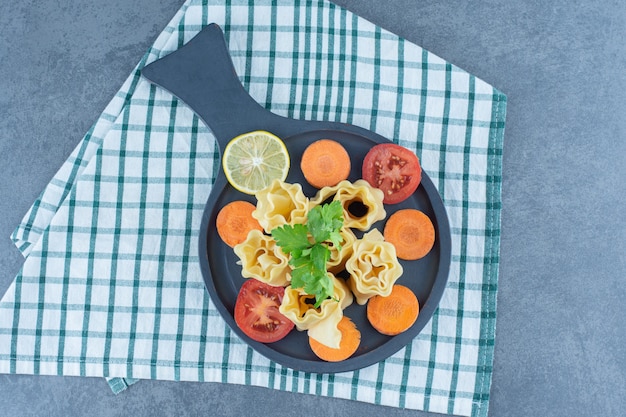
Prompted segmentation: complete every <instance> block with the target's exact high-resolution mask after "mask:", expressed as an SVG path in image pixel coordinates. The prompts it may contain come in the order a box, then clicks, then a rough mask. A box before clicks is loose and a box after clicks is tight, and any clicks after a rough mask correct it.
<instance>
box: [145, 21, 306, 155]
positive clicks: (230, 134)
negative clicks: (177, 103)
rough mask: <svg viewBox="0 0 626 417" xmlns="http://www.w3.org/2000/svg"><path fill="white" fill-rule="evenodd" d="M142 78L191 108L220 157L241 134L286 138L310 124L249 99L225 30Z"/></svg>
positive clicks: (200, 37) (207, 32)
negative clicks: (267, 133)
mask: <svg viewBox="0 0 626 417" xmlns="http://www.w3.org/2000/svg"><path fill="white" fill-rule="evenodd" d="M142 75H143V76H144V77H145V78H147V79H148V80H149V81H151V82H152V83H154V84H157V85H159V86H161V87H162V88H164V89H166V90H168V91H169V92H170V93H172V94H173V95H174V96H176V97H178V98H179V99H180V100H182V101H183V102H185V103H186V104H187V105H188V106H189V107H191V109H192V110H193V111H194V112H195V113H196V114H197V115H198V116H199V117H200V118H201V119H202V120H203V121H204V122H205V123H206V124H207V126H208V127H209V128H210V129H211V131H212V132H213V134H214V136H215V137H216V139H217V142H218V144H219V146H220V151H221V152H223V151H224V148H225V147H226V144H227V143H228V142H229V141H230V139H232V138H234V137H235V136H237V135H240V134H242V133H246V132H250V131H253V130H267V131H270V132H272V133H274V134H276V135H278V136H279V137H284V136H286V135H291V134H293V133H295V132H297V131H298V130H299V129H301V128H302V127H303V126H302V125H301V123H304V124H307V122H304V121H298V120H293V119H287V118H284V117H281V116H278V115H276V114H274V113H272V112H270V111H268V110H267V109H265V108H264V107H262V106H261V105H259V104H258V103H257V102H256V101H255V100H254V99H253V98H252V97H251V96H250V95H249V94H248V92H247V91H246V90H245V88H244V87H243V85H242V84H241V82H240V80H239V78H238V76H237V73H236V72H235V68H234V65H233V62H232V60H231V57H230V54H229V51H228V47H227V45H226V41H225V39H224V34H223V32H222V29H221V28H220V27H219V26H218V25H217V24H214V23H213V24H210V25H208V26H206V27H205V28H204V29H202V31H200V33H198V34H197V35H196V36H195V37H194V38H193V39H191V40H190V41H189V42H187V43H186V44H185V45H183V46H182V47H181V48H179V49H178V50H176V51H174V52H172V53H171V54H169V55H167V56H165V57H163V58H161V59H159V60H157V61H155V62H153V63H151V64H149V65H147V66H146V67H144V68H143V70H142Z"/></svg>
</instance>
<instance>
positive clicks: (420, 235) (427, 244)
mask: <svg viewBox="0 0 626 417" xmlns="http://www.w3.org/2000/svg"><path fill="white" fill-rule="evenodd" d="M383 236H384V237H385V240H386V241H387V242H391V243H392V244H393V246H394V247H395V248H396V256H398V258H400V259H405V260H408V261H414V260H416V259H420V258H423V257H424V256H426V255H427V254H428V252H430V250H431V249H432V247H433V245H434V244H435V228H434V226H433V222H432V221H431V220H430V218H429V217H428V216H427V215H426V214H424V213H423V212H421V211H419V210H416V209H402V210H398V211H396V212H395V213H393V214H392V215H391V216H389V219H387V223H385V229H384V230H383Z"/></svg>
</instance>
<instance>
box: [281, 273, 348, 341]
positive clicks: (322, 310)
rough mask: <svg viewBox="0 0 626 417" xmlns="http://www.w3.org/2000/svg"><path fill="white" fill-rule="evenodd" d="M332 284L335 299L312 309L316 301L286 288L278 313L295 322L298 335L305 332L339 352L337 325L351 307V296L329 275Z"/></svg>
mask: <svg viewBox="0 0 626 417" xmlns="http://www.w3.org/2000/svg"><path fill="white" fill-rule="evenodd" d="M328 275H329V276H330V277H331V279H332V281H333V284H334V298H335V299H330V298H329V299H327V300H324V301H322V303H321V304H320V306H319V307H318V308H314V306H313V304H314V303H315V297H314V296H311V295H309V294H307V293H305V292H304V290H303V289H302V288H292V287H291V286H288V287H287V288H285V295H284V296H283V302H282V304H281V306H280V308H279V311H280V312H281V313H282V314H284V315H285V316H286V317H287V318H288V319H289V320H291V321H292V322H294V324H295V325H296V328H297V329H298V330H300V331H304V330H307V331H308V335H309V336H310V337H312V338H313V339H315V340H317V341H318V342H320V343H323V344H325V345H326V346H330V347H334V348H338V347H339V342H340V341H341V332H340V331H339V330H338V329H337V324H339V321H340V320H341V318H342V317H343V310H344V309H345V308H347V307H348V306H349V305H350V304H352V301H353V296H352V293H351V292H350V290H349V289H348V287H347V286H346V284H345V283H344V282H343V280H340V279H337V278H336V277H335V276H334V275H333V274H332V273H330V272H329V273H328Z"/></svg>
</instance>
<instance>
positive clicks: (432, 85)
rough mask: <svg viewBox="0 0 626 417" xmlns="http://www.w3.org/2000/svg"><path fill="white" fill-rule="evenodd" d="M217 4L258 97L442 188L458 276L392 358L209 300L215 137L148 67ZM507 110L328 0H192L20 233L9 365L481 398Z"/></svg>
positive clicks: (6, 349)
mask: <svg viewBox="0 0 626 417" xmlns="http://www.w3.org/2000/svg"><path fill="white" fill-rule="evenodd" d="M213 22H215V23H218V24H219V25H220V26H221V27H222V28H223V30H224V32H225V36H226V40H227V44H228V48H229V51H230V53H231V55H232V58H233V61H234V64H235V67H236V70H237V74H238V75H239V77H240V80H241V82H242V83H243V85H244V87H245V88H246V90H248V92H249V93H250V95H251V96H252V97H253V98H254V99H255V100H256V101H258V102H259V103H260V104H262V105H263V106H265V107H266V108H268V109H269V110H271V111H273V112H274V113H277V114H280V115H284V116H288V117H292V118H298V119H312V120H333V121H341V122H346V123H351V124H354V125H357V126H361V127H364V128H366V129H370V130H373V131H375V132H377V133H379V134H381V135H383V136H385V137H387V138H390V139H392V140H393V141H395V142H397V143H400V144H401V145H403V146H405V147H407V148H410V149H412V150H414V151H415V152H416V153H417V154H418V156H420V160H421V162H422V167H423V169H424V170H425V171H426V172H427V173H428V175H429V176H430V177H431V178H432V179H433V181H434V183H435V185H436V186H437V189H438V190H439V192H440V194H441V196H442V198H443V201H444V203H445V206H446V209H447V211H448V215H449V220H450V224H451V229H452V265H451V272H450V278H449V282H448V286H447V288H446V290H445V293H444V295H443V299H442V301H441V304H440V306H439V308H438V310H437V311H436V313H435V315H434V317H433V318H432V320H431V321H430V322H429V324H428V325H427V326H426V328H425V329H424V330H423V331H422V333H420V334H419V335H418V336H417V337H416V338H415V339H414V340H413V342H412V343H410V344H409V345H408V346H407V347H406V348H404V349H402V350H401V351H399V352H398V353H396V354H395V355H393V356H392V357H390V358H388V359H387V360H385V361H384V362H381V363H378V364H375V365H372V366H369V367H367V368H365V369H361V370H358V371H354V372H347V373H339V374H309V373H302V372H297V371H293V370H291V369H287V368H284V367H282V366H280V365H278V364H275V363H272V362H271V361H269V360H267V359H265V358H264V357H262V356H260V355H259V354H257V353H256V352H254V351H253V350H251V349H250V348H249V347H248V346H247V345H246V344H245V343H243V342H242V341H241V340H239V339H238V338H237V336H236V335H235V334H234V333H232V332H231V331H230V330H229V328H228V326H226V325H225V322H224V321H223V320H222V319H221V317H220V315H219V314H218V312H217V310H216V309H215V307H214V306H213V304H212V302H211V300H210V298H209V296H208V293H207V291H206V289H205V287H204V283H203V279H202V276H201V273H200V267H199V260H198V255H197V250H198V244H197V241H198V231H199V226H200V222H201V216H202V212H203V209H204V205H205V202H206V199H207V197H208V195H209V193H210V191H211V186H212V183H213V180H214V178H215V175H216V172H217V169H219V164H218V163H216V161H217V159H218V148H217V146H216V143H215V140H214V137H213V136H212V134H211V131H210V130H209V129H208V128H207V127H206V126H205V125H204V124H203V123H202V122H201V121H200V120H199V119H198V117H197V116H196V115H195V114H194V113H193V112H192V111H191V110H190V109H189V108H188V107H187V106H186V105H185V104H184V103H182V102H180V101H178V100H177V99H176V98H174V97H173V96H172V95H170V94H169V93H168V92H166V91H164V90H162V89H160V88H158V87H155V86H154V85H152V84H150V83H149V82H148V81H146V80H145V79H144V78H142V77H141V75H140V69H141V68H142V67H143V66H144V65H146V64H148V63H150V62H152V61H154V60H156V59H158V58H160V57H163V56H165V55H167V54H168V53H170V52H172V51H174V50H176V49H177V48H179V47H180V46H182V45H183V44H184V43H185V42H187V41H188V40H189V39H191V38H192V37H193V36H194V35H195V34H197V33H198V32H199V31H200V30H201V29H202V28H203V27H204V26H206V25H207V24H209V23H213ZM477 59H478V58H477ZM207 99H210V98H207ZM505 109H506V97H505V95H504V94H502V93H501V92H499V91H497V90H496V89H495V88H493V87H492V86H490V85H488V84H487V83H485V82H483V81H481V80H480V79H478V78H476V77H475V76H473V75H471V74H469V73H467V72H465V71H463V70H462V69H460V68H458V67H456V66H454V65H452V64H450V63H448V62H446V61H444V60H442V59H441V58H439V57H437V56H435V55H433V54H431V53H429V52H428V51H426V50H424V49H422V48H420V47H419V46H417V45H415V44H412V43H410V42H407V41H405V40H404V39H402V38H399V37H398V36H396V35H394V34H392V33H389V32H388V31H385V30H383V29H381V28H380V27H377V26H375V25H373V24H372V23H370V22H368V21H366V20H364V19H362V18H360V17H358V16H356V15H354V14H352V13H350V12H348V11H346V10H344V9H342V8H340V7H337V6H336V5H334V4H332V3H329V2H327V1H312V2H301V1H295V2H293V1H254V2H253V1H249V2H248V1H227V2H223V1H214V0H205V1H200V0H188V1H187V2H186V3H185V4H184V5H183V7H182V8H181V9H180V10H179V12H178V13H177V14H176V15H175V16H174V18H173V19H172V20H171V22H170V23H169V25H168V26H167V27H166V28H165V30H164V31H163V32H162V33H161V34H160V36H159V37H158V39H157V40H156V41H155V43H154V45H153V46H152V47H151V48H150V50H149V51H148V52H147V53H146V54H145V55H144V57H143V58H142V59H141V61H140V62H139V64H138V66H137V67H136V69H135V71H133V73H132V74H130V76H129V78H128V79H127V81H126V82H125V83H124V85H123V86H122V87H121V89H120V90H119V92H118V93H117V95H116V96H115V97H114V98H113V100H112V101H111V102H110V104H109V105H108V106H107V107H106V109H105V110H104V112H103V113H102V115H101V116H100V118H99V119H98V120H97V121H96V122H95V124H94V125H93V127H92V128H91V129H90V130H89V132H88V133H87V134H86V135H85V137H84V138H83V139H82V140H81V141H80V142H79V143H78V145H77V147H76V148H75V150H74V152H73V153H72V154H71V156H70V157H69V158H68V160H67V161H66V162H65V163H64V164H63V166H62V167H61V168H60V170H59V171H58V173H57V174H56V176H55V177H54V178H53V180H52V181H51V182H50V184H49V185H48V186H47V187H46V188H45V190H44V191H43V193H42V194H41V196H40V197H39V198H38V199H37V201H36V202H35V203H34V204H33V206H32V208H31V209H30V210H29V212H28V213H27V214H26V215H25V217H24V219H23V221H22V223H21V224H20V225H19V226H18V227H17V229H16V230H15V232H14V234H13V235H12V238H13V240H14V242H15V244H16V245H17V247H18V248H19V249H20V250H21V251H22V252H23V254H24V256H25V262H24V265H23V268H22V269H21V271H20V272H19V274H18V275H17V277H16V278H15V280H14V282H13V283H12V284H11V286H10V287H9V289H8V291H7V292H6V294H4V296H3V298H2V300H1V301H0V372H2V373H27V374H49V375H82V376H100V377H107V378H109V382H110V384H111V387H112V389H113V390H114V391H116V392H117V391H119V390H121V389H123V388H125V387H126V386H127V385H128V384H130V383H132V382H134V381H135V380H136V379H168V380H185V381H221V382H224V383H236V384H249V385H256V386H263V387H268V388H273V389H277V390H285V391H293V392H300V393H310V394H315V395H322V396H330V397H337V398H347V399H353V400H357V401H365V402H371V403H375V404H383V405H388V406H394V407H404V408H411V409H420V410H427V411H433V412H440V413H448V414H457V415H467V416H469V415H472V416H486V415H487V409H488V403H489V391H490V385H491V373H492V362H493V347H494V335H495V320H496V291H497V282H498V262H499V234H500V209H501V197H500V188H501V169H502V145H503V136H504V121H505Z"/></svg>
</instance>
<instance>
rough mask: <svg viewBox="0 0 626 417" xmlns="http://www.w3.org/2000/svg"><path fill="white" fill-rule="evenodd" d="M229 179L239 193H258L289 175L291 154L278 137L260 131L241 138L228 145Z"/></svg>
mask: <svg viewBox="0 0 626 417" xmlns="http://www.w3.org/2000/svg"><path fill="white" fill-rule="evenodd" d="M222 167H223V168H224V174H226V179H227V180H228V182H229V183H230V185H232V186H233V187H234V188H235V189H236V190H238V191H241V192H242V193H246V194H256V193H257V192H258V191H261V190H262V189H264V188H266V187H267V186H269V185H270V183H271V182H272V181H274V180H275V179H279V180H281V181H284V180H285V179H286V178H287V173H288V172H289V152H287V148H286V147H285V144H284V143H283V141H282V140H280V139H279V138H278V137H276V136H275V135H273V134H271V133H269V132H265V131H262V130H257V131H254V132H249V133H244V134H243V135H239V136H237V137H236V138H234V139H231V141H230V142H228V144H227V145H226V149H224V156H223V157H222Z"/></svg>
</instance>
